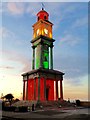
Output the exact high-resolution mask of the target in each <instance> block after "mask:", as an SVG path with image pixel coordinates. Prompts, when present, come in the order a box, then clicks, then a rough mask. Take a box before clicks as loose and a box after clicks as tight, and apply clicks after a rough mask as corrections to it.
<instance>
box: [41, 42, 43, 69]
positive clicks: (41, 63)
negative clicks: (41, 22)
mask: <svg viewBox="0 0 90 120" xmlns="http://www.w3.org/2000/svg"><path fill="white" fill-rule="evenodd" d="M40 47H41V51H40V68H42V67H43V63H42V43H41V44H40Z"/></svg>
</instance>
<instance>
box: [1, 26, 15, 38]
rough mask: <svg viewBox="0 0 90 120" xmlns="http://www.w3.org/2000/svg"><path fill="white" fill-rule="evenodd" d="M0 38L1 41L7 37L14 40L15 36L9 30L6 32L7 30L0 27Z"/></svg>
mask: <svg viewBox="0 0 90 120" xmlns="http://www.w3.org/2000/svg"><path fill="white" fill-rule="evenodd" d="M0 36H2V40H3V39H4V38H8V37H11V38H14V37H15V34H14V33H13V32H11V31H10V30H8V29H7V28H5V27H1V28H0Z"/></svg>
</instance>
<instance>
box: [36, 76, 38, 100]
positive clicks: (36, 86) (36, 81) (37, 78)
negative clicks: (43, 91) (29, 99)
mask: <svg viewBox="0 0 90 120" xmlns="http://www.w3.org/2000/svg"><path fill="white" fill-rule="evenodd" d="M36 100H38V78H36Z"/></svg>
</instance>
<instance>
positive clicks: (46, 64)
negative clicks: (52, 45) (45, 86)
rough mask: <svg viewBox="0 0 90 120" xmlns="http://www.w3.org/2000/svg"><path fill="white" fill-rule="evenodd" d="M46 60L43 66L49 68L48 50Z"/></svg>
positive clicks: (45, 55) (45, 54)
mask: <svg viewBox="0 0 90 120" xmlns="http://www.w3.org/2000/svg"><path fill="white" fill-rule="evenodd" d="M43 57H44V61H43V67H44V68H46V69H48V68H49V60H48V59H49V54H48V53H47V52H44V56H43Z"/></svg>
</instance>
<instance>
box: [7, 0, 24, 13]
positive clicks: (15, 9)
mask: <svg viewBox="0 0 90 120" xmlns="http://www.w3.org/2000/svg"><path fill="white" fill-rule="evenodd" d="M7 9H8V11H9V12H10V13H11V14H22V13H23V12H24V7H23V6H22V4H17V3H14V2H9V3H8V4H7Z"/></svg>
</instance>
